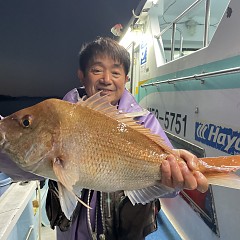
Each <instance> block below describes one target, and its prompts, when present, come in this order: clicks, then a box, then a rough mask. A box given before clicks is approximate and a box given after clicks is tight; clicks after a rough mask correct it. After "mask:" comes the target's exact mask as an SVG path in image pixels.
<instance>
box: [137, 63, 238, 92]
mask: <svg viewBox="0 0 240 240" xmlns="http://www.w3.org/2000/svg"><path fill="white" fill-rule="evenodd" d="M234 73H240V67H235V68H227V69H223V70H219V71H213V72H208V73H201V74H195V75H191V76H186V77H180V78H172V79H169V80H164V81H157V82H153V83H147V84H143V85H140V87H148V86H155V85H160V84H163V83H168V84H170V83H175V82H180V81H186V80H200V81H204V80H203V79H202V78H211V77H216V76H222V75H226V74H234Z"/></svg>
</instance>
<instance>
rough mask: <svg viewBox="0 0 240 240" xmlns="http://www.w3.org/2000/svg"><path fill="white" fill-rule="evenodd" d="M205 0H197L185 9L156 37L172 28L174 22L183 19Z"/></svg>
mask: <svg viewBox="0 0 240 240" xmlns="http://www.w3.org/2000/svg"><path fill="white" fill-rule="evenodd" d="M202 1H203V0H197V1H195V2H194V3H193V4H192V5H190V6H189V7H188V8H187V9H186V10H185V11H183V12H182V13H181V14H180V15H178V16H177V17H176V18H175V20H173V22H172V23H170V24H169V25H168V26H167V27H166V28H164V29H163V30H162V31H161V32H160V33H159V34H158V35H156V36H155V38H160V36H162V35H163V34H164V33H165V32H166V31H167V30H168V29H170V28H172V25H173V24H174V23H177V22H178V21H179V20H181V19H182V18H183V17H184V16H185V15H186V14H187V13H188V12H189V11H190V10H192V9H193V8H194V7H196V6H197V5H198V4H199V3H200V2H202Z"/></svg>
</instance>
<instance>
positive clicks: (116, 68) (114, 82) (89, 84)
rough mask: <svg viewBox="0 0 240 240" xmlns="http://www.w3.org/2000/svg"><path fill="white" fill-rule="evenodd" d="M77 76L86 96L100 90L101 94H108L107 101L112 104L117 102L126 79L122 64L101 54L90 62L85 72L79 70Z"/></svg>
mask: <svg viewBox="0 0 240 240" xmlns="http://www.w3.org/2000/svg"><path fill="white" fill-rule="evenodd" d="M78 76H79V78H80V80H81V82H82V84H83V85H84V86H85V90H86V93H87V96H88V97H90V96H92V95H93V94H95V93H97V92H99V91H102V93H101V95H102V96H103V95H108V97H107V98H108V101H109V102H111V103H112V104H113V105H116V104H117V103H118V101H119V99H120V98H121V96H122V94H123V92H124V88H125V83H126V82H127V80H128V77H127V76H126V73H125V71H124V68H123V65H122V64H119V63H118V62H115V61H114V60H113V59H112V58H109V57H102V56H98V57H96V58H95V59H94V61H93V62H92V63H90V65H89V66H88V69H87V70H86V73H85V74H84V73H83V72H82V71H81V70H79V72H78Z"/></svg>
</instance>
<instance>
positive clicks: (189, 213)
mask: <svg viewBox="0 0 240 240" xmlns="http://www.w3.org/2000/svg"><path fill="white" fill-rule="evenodd" d="M239 12H240V1H239V0H221V1H219V0H187V1H182V0H172V1H168V0H158V1H157V0H151V1H150V0H148V1H141V2H140V3H139V5H138V7H137V8H136V9H135V10H133V17H132V19H131V20H130V22H129V25H128V26H127V27H126V28H125V29H124V33H123V35H122V36H121V39H120V44H122V45H123V46H124V47H126V48H127V49H128V51H129V53H130V55H131V59H132V63H133V64H132V67H131V71H130V74H129V82H128V88H129V90H130V91H131V92H132V93H133V95H134V96H135V97H136V99H137V100H138V102H139V103H140V104H141V105H142V106H143V107H145V108H147V109H148V110H149V111H151V112H153V113H154V114H155V116H156V117H157V118H158V120H159V122H160V124H161V126H162V127H163V128H164V130H165V131H166V134H167V135H168V137H169V139H170V140H171V141H172V144H173V146H174V147H177V148H184V149H188V150H189V151H192V152H193V153H194V154H196V155H197V156H198V157H205V156H207V157H212V156H225V155H226V156H227V155H236V154H239V153H240V125H239V118H240V103H239V99H240V79H239V78H240V47H239V46H240V45H239V43H240V32H239V30H238V29H239V28H238V26H239V24H240V15H239ZM237 174H238V173H237ZM239 185H240V184H239V182H238V181H237V180H236V181H234V180H233V181H229V182H227V183H226V184H223V185H222V186H217V185H211V186H210V188H209V190H208V192H207V193H205V194H202V193H199V192H198V191H182V192H181V193H180V194H179V196H177V197H176V198H173V199H161V203H162V213H161V214H162V215H161V216H160V217H162V220H160V225H161V223H162V225H164V221H165V222H167V226H168V227H167V228H168V229H167V231H168V233H170V236H168V237H166V239H194V240H202V239H228V240H230V239H233V240H234V239H240V234H239V220H240V208H239V203H238V201H239V199H240V191H239ZM163 219H165V220H163ZM160 228H161V226H160ZM155 239H157V238H155Z"/></svg>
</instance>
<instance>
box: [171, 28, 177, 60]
mask: <svg viewBox="0 0 240 240" xmlns="http://www.w3.org/2000/svg"><path fill="white" fill-rule="evenodd" d="M175 33H176V23H173V29H172V39H171V60H173V59H174V52H175Z"/></svg>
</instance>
